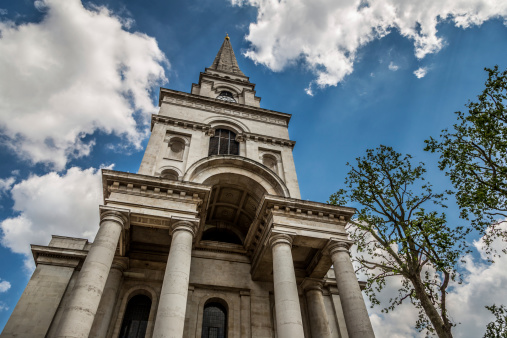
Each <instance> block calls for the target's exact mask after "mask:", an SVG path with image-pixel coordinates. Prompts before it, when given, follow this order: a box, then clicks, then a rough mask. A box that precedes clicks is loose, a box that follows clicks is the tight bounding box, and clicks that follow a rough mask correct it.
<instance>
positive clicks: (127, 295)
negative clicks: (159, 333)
mask: <svg viewBox="0 0 507 338" xmlns="http://www.w3.org/2000/svg"><path fill="white" fill-rule="evenodd" d="M137 295H144V296H147V297H149V298H150V300H151V308H150V315H149V317H148V323H147V327H146V337H151V334H152V332H153V327H154V324H155V316H156V312H157V306H158V297H157V293H156V292H155V290H154V289H153V288H152V287H151V286H149V285H145V284H137V285H134V286H132V287H130V288H129V289H127V290H126V291H125V292H124V293H123V296H122V298H121V303H120V304H119V308H118V312H117V313H118V317H117V319H116V323H115V326H114V331H113V337H118V336H119V335H120V328H121V324H122V323H123V318H124V315H125V311H126V308H127V304H128V302H129V301H130V300H131V299H132V298H133V297H135V296H137Z"/></svg>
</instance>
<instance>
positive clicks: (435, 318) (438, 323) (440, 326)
mask: <svg viewBox="0 0 507 338" xmlns="http://www.w3.org/2000/svg"><path fill="white" fill-rule="evenodd" d="M410 281H411V282H412V285H413V286H414V290H415V293H416V295H417V298H418V299H419V300H420V301H421V306H422V307H423V309H424V312H425V313H426V315H427V316H428V318H429V320H430V322H431V324H432V325H433V328H434V329H435V331H436V333H437V336H438V337H439V338H452V333H451V329H450V328H448V327H446V326H445V324H444V321H443V320H442V317H440V314H439V313H438V310H437V308H436V307H435V306H434V305H433V303H432V302H431V300H430V298H429V297H428V294H427V293H426V290H425V289H424V285H423V283H422V281H421V280H420V278H419V276H415V277H414V278H411V279H410Z"/></svg>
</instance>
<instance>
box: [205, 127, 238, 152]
mask: <svg viewBox="0 0 507 338" xmlns="http://www.w3.org/2000/svg"><path fill="white" fill-rule="evenodd" d="M210 155H239V142H237V141H236V134H235V133H233V132H232V131H230V130H227V129H217V130H216V131H215V136H212V137H211V138H210V140H209V153H208V156H210Z"/></svg>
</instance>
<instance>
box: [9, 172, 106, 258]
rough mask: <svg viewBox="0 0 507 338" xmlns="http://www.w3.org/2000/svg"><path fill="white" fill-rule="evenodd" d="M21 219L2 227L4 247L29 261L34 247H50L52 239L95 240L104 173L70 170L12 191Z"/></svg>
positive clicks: (21, 184)
mask: <svg viewBox="0 0 507 338" xmlns="http://www.w3.org/2000/svg"><path fill="white" fill-rule="evenodd" d="M11 195H12V199H13V200H14V207H13V209H14V210H15V211H16V212H17V213H18V214H17V216H15V217H11V218H7V219H5V220H4V221H2V223H0V229H1V231H2V237H1V238H0V242H1V244H2V245H3V246H5V247H7V248H9V249H11V250H12V251H13V252H15V253H20V254H24V255H25V256H26V257H27V260H26V264H27V266H31V264H32V258H31V253H30V244H40V245H47V244H48V243H49V241H50V239H51V235H61V236H73V237H80V238H88V239H89V240H93V238H94V237H95V234H96V232H97V230H98V226H99V211H98V206H99V204H101V203H102V184H101V173H100V170H97V169H93V168H90V169H86V170H82V169H80V168H76V167H73V168H70V169H68V170H67V172H65V173H64V174H59V173H56V172H50V173H48V174H45V175H42V176H31V177H29V178H27V179H26V180H23V181H21V182H19V183H17V184H16V185H14V187H13V188H12V190H11Z"/></svg>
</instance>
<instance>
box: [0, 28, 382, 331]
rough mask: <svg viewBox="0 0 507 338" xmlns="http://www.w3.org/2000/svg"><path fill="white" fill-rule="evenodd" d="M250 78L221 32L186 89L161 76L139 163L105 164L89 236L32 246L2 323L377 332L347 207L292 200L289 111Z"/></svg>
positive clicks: (296, 196)
mask: <svg viewBox="0 0 507 338" xmlns="http://www.w3.org/2000/svg"><path fill="white" fill-rule="evenodd" d="M254 89H255V85H254V84H253V83H251V82H250V81H249V78H248V77H246V76H245V75H244V74H243V73H242V72H241V70H240V69H239V66H238V64H237V61H236V58H235V56H234V52H233V50H232V47H231V44H230V41H229V38H228V37H226V39H225V40H224V43H223V45H222V47H221V48H220V51H219V52H218V54H217V57H216V58H215V60H214V62H213V64H212V66H211V67H210V68H206V70H205V72H203V73H201V74H200V76H199V82H198V83H197V84H193V85H192V89H191V93H190V94H188V93H183V92H178V91H174V90H169V89H161V91H160V100H159V105H160V112H159V114H157V115H153V117H152V134H151V137H150V140H149V142H148V145H147V148H146V151H145V155H144V157H143V160H142V163H141V166H140V168H139V172H138V173H137V174H132V173H125V172H118V171H113V170H105V169H104V170H103V171H102V180H103V191H104V203H103V205H102V206H100V208H99V212H100V216H101V218H100V219H101V221H100V225H99V228H98V233H97V236H96V238H95V241H94V243H88V241H87V240H83V239H76V238H66V237H59V236H53V239H52V241H51V242H50V243H49V245H48V246H35V245H34V246H32V251H33V254H34V259H35V262H36V264H37V268H36V270H35V272H34V274H33V276H32V278H31V279H30V281H29V283H28V286H27V288H26V289H25V291H24V293H23V295H22V297H21V299H20V300H19V302H18V304H17V306H16V308H15V309H14V311H13V313H12V316H11V318H10V319H9V321H8V323H7V325H6V326H5V329H4V331H3V332H2V335H1V337H126V336H128V332H130V334H131V336H135V337H137V336H146V337H157V338H158V337H177V338H181V337H212V336H213V335H215V336H216V337H229V338H240V337H242V338H247V337H259V338H261V337H265V338H268V337H269V338H271V337H280V338H296V337H314V338H320V337H326V338H327V337H341V338H346V337H351V338H359V337H361V338H364V337H373V336H374V334H373V331H372V328H371V324H370V321H369V318H368V314H367V312H366V307H365V304H364V302H363V299H362V295H361V290H360V283H358V281H357V279H356V276H355V274H354V271H353V268H352V264H351V261H350V257H349V253H348V249H349V247H350V245H351V244H352V243H351V242H350V240H348V236H347V233H346V231H345V228H344V227H345V224H346V223H347V221H348V220H349V219H350V218H351V217H352V215H353V214H354V209H351V208H347V207H339V206H331V205H327V204H322V203H316V202H309V201H303V200H300V193H299V187H298V180H297V176H296V171H295V166H294V160H293V157H292V149H293V147H294V145H295V142H294V141H292V140H290V138H289V134H288V124H289V121H290V118H291V116H290V115H289V114H285V113H281V112H276V111H272V110H267V109H262V108H260V106H259V103H260V98H258V97H256V96H255V90H254ZM224 135H225V136H224ZM213 142H215V143H213ZM220 142H221V143H220ZM214 144H215V145H216V147H215V146H214ZM332 266H334V271H333V270H330V268H331V267H332ZM335 275H336V276H337V278H335ZM134 299H142V300H143V301H145V303H142V304H144V305H142V306H143V308H144V310H143V311H144V315H143V316H144V317H142V318H143V319H139V318H141V317H135V316H140V315H139V314H137V315H136V314H135V313H137V312H139V311H140V310H139V309H137V310H139V311H137V310H136V309H135V308H134V307H135V306H134V305H132V304H134V303H135V302H134ZM136 302H137V300H136ZM135 304H141V303H135ZM209 304H215V305H213V306H215V307H216V309H219V310H216V309H215V310H216V311H219V312H220V311H221V312H220V313H222V314H225V319H223V320H224V321H223V323H225V324H223V325H224V328H222V329H220V328H219V326H218V324H216V325H215V324H209V325H208V324H207V321H209V320H211V319H209V318H208V317H207V316H208V315H207V314H205V312H206V311H208V310H206V309H208V307H209ZM138 307H141V305H138ZM136 311H137V312H136ZM133 316H134V317H133ZM132 318H134V319H132ZM136 318H137V319H136ZM207 318H208V319H207ZM210 318H211V317H210ZM217 318H218V317H217ZM220 318H221V317H220ZM217 320H218V319H217ZM221 320H222V319H221ZM210 325H211V326H210ZM213 325H215V326H216V327H215V326H213ZM203 329H204V330H205V331H206V332H203ZM136 330H137V331H136ZM220 330H222V331H220ZM134 331H135V332H137V333H135V332H134ZM132 332H134V333H132Z"/></svg>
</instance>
